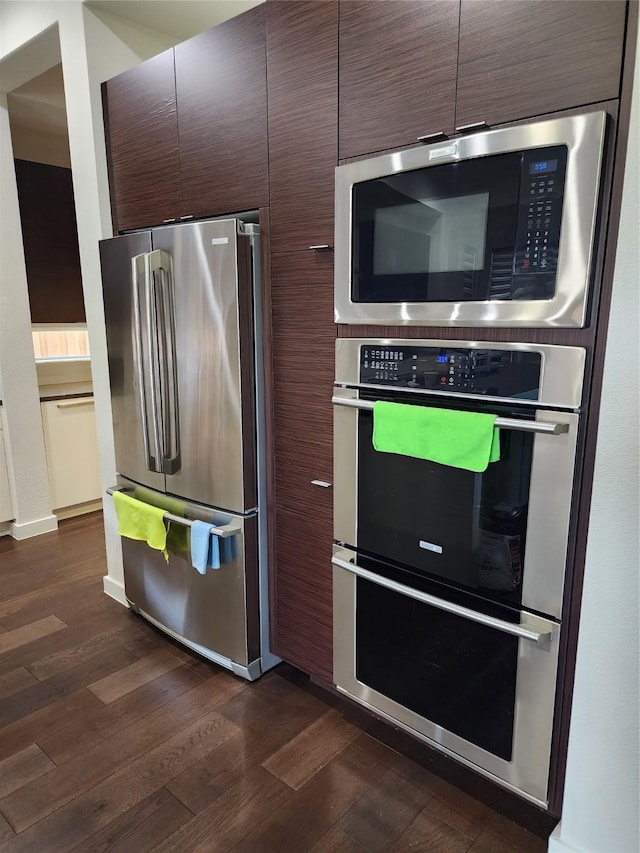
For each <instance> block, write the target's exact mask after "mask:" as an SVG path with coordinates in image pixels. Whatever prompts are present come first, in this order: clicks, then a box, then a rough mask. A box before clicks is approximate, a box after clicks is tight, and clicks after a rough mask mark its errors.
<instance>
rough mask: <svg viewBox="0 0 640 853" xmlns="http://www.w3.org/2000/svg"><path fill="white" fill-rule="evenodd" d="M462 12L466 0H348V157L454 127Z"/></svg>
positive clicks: (344, 90)
mask: <svg viewBox="0 0 640 853" xmlns="http://www.w3.org/2000/svg"><path fill="white" fill-rule="evenodd" d="M527 5H528V4H527ZM459 14H460V3H459V0H402V2H401V3H400V2H393V3H381V2H379V0H342V2H341V3H340V84H339V86H340V88H339V91H340V106H339V111H340V114H339V128H340V146H339V150H340V158H341V159H344V158H346V157H355V156H357V155H359V154H367V153H370V152H373V151H380V150H382V149H386V148H397V147H400V146H403V145H408V144H410V143H412V142H415V141H416V139H417V137H419V136H424V135H429V134H437V133H446V134H450V133H452V132H453V125H454V110H455V98H456V68H457V60H458V22H459Z"/></svg>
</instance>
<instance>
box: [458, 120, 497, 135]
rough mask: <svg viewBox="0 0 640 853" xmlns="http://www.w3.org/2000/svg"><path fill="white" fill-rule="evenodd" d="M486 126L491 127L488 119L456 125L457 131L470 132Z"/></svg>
mask: <svg viewBox="0 0 640 853" xmlns="http://www.w3.org/2000/svg"><path fill="white" fill-rule="evenodd" d="M485 127H487V128H488V127H489V125H488V124H487V123H486V121H475V122H473V124H461V125H460V127H456V133H470V132H471V131H472V130H482V129H483V128H485Z"/></svg>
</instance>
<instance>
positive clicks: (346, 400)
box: [331, 397, 569, 435]
mask: <svg viewBox="0 0 640 853" xmlns="http://www.w3.org/2000/svg"><path fill="white" fill-rule="evenodd" d="M331 402H332V403H333V405H334V406H348V407H349V408H351V409H373V406H374V403H375V401H374V400H356V399H352V398H350V397H332V398H331ZM495 425H496V426H497V427H500V428H501V429H516V430H520V431H521V432H542V433H546V434H550V435H560V433H562V432H568V431H569V424H562V423H551V422H549V421H521V420H518V419H517V418H496V421H495Z"/></svg>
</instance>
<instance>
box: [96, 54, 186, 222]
mask: <svg viewBox="0 0 640 853" xmlns="http://www.w3.org/2000/svg"><path fill="white" fill-rule="evenodd" d="M103 97H104V107H105V121H106V124H107V128H106V130H107V140H108V158H109V178H110V183H111V203H112V208H113V214H114V226H115V230H116V231H126V230H128V229H131V228H144V227H147V226H150V225H158V224H160V223H162V222H163V220H165V219H176V218H177V217H179V216H180V213H181V211H182V199H181V195H180V159H179V154H178V121H177V115H176V93H175V81H174V66H173V50H167V51H165V52H164V53H160V54H159V55H158V56H154V57H153V58H152V59H148V60H147V61H146V62H143V63H142V64H141V65H136V66H135V68H132V69H130V70H129V71H125V72H124V74H120V75H119V76H118V77H114V78H113V79H112V80H109V82H108V83H105V84H104V88H103Z"/></svg>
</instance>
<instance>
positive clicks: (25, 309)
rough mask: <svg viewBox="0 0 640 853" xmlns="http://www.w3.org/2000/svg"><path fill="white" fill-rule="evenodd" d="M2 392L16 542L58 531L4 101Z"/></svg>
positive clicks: (0, 161) (1, 101) (0, 118)
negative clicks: (41, 413) (45, 449)
mask: <svg viewBox="0 0 640 853" xmlns="http://www.w3.org/2000/svg"><path fill="white" fill-rule="evenodd" d="M0 209H1V214H2V215H1V219H0V386H1V387H2V399H3V408H4V418H3V420H4V426H5V429H4V441H5V451H6V457H7V470H8V474H9V482H10V487H11V503H12V506H13V512H14V517H15V521H13V522H12V524H11V527H10V532H11V534H12V535H13V536H14V537H15V538H16V539H22V538H25V537H27V536H33V535H37V534H39V533H46V532H47V531H50V530H55V529H56V527H57V521H56V518H55V516H54V515H53V513H52V512H51V497H50V494H49V481H48V479H47V463H46V457H45V451H44V439H43V435H42V424H41V420H40V399H39V396H38V380H37V375H36V364H35V359H34V355H33V345H32V341H31V313H30V309H29V296H28V292H27V275H26V271H25V264H24V251H23V248H22V231H21V230H20V211H19V208H18V194H17V188H16V176H15V170H14V167H13V155H12V149H11V131H10V129H9V113H8V110H7V99H6V96H5V95H0Z"/></svg>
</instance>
